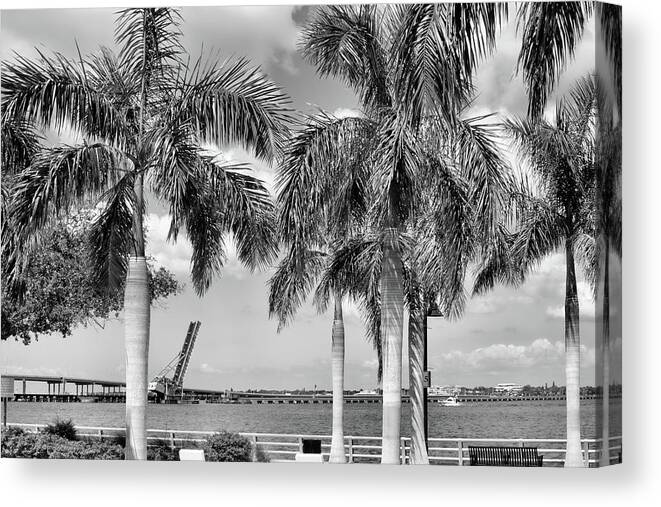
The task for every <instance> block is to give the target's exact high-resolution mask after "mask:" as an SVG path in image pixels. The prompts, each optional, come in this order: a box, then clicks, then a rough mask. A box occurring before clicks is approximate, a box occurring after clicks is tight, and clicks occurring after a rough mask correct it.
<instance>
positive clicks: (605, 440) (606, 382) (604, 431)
mask: <svg viewBox="0 0 661 507" xmlns="http://www.w3.org/2000/svg"><path fill="white" fill-rule="evenodd" d="M604 236H605V237H604V243H605V245H604V259H603V266H604V275H603V276H604V280H603V283H604V286H603V295H602V315H601V319H602V336H601V340H602V343H601V363H602V364H601V366H602V403H601V440H602V441H601V456H600V458H599V466H602V467H603V466H608V465H610V449H609V447H610V442H609V438H610V360H611V354H610V306H609V304H610V303H609V281H608V277H609V276H610V273H609V271H610V268H609V262H608V261H609V258H608V257H609V255H610V253H609V251H608V250H609V247H610V244H609V241H608V237H607V236H606V234H604Z"/></svg>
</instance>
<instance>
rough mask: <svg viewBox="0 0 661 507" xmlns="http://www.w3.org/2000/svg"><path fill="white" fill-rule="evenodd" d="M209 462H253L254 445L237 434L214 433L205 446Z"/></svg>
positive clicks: (205, 453) (226, 432)
mask: <svg viewBox="0 0 661 507" xmlns="http://www.w3.org/2000/svg"><path fill="white" fill-rule="evenodd" d="M203 449H204V456H205V458H206V460H207V461H225V462H227V461H231V462H236V461H252V444H251V443H250V441H249V440H248V439H247V438H245V437H242V436H241V435H239V434H237V433H230V432H228V431H221V432H220V433H214V434H213V435H211V436H210V437H209V438H207V441H206V442H205V444H204V447H203Z"/></svg>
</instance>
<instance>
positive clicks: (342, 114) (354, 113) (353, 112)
mask: <svg viewBox="0 0 661 507" xmlns="http://www.w3.org/2000/svg"><path fill="white" fill-rule="evenodd" d="M333 116H335V118H362V117H363V116H364V114H363V113H362V112H360V111H358V110H357V109H349V108H346V107H338V108H337V109H336V110H335V111H333Z"/></svg>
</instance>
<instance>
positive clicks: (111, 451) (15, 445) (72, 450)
mask: <svg viewBox="0 0 661 507" xmlns="http://www.w3.org/2000/svg"><path fill="white" fill-rule="evenodd" d="M1 454H2V457H3V458H36V459H124V449H123V448H122V447H121V446H119V445H116V444H112V443H109V442H103V441H98V442H97V441H74V440H68V439H66V438H64V437H61V436H58V435H54V434H51V433H27V432H25V431H23V430H21V429H19V428H7V429H5V430H3V432H2V445H1Z"/></svg>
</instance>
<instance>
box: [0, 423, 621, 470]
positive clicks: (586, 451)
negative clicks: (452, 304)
mask: <svg viewBox="0 0 661 507" xmlns="http://www.w3.org/2000/svg"><path fill="white" fill-rule="evenodd" d="M8 426H15V427H20V428H23V429H25V430H28V431H39V430H40V429H42V428H44V427H45V426H46V425H45V424H20V423H8ZM76 430H77V432H78V436H79V437H83V438H88V439H118V438H122V437H124V435H125V429H124V428H107V427H99V426H76ZM214 433H215V432H213V431H192V430H156V429H151V430H147V442H148V445H150V444H151V445H155V444H156V443H157V442H161V443H162V442H165V443H166V444H167V445H169V446H170V447H186V446H189V447H197V446H200V445H202V444H203V443H204V442H205V441H206V439H207V438H208V437H209V436H210V435H213V434H214ZM239 434H240V435H242V436H244V437H246V438H248V439H249V440H250V441H251V442H252V444H253V446H254V448H255V449H256V450H257V451H261V452H263V453H264V454H265V455H266V456H268V458H269V459H270V460H271V461H292V460H293V459H294V456H295V455H296V454H297V453H299V452H302V451H303V440H304V439H317V440H321V452H322V455H323V456H324V457H325V458H327V457H328V456H329V454H330V447H331V436H330V435H305V434H286V433H244V432H241V433H239ZM381 440H382V439H381V437H370V436H357V435H349V436H345V437H344V450H345V456H346V457H347V461H348V462H350V463H378V462H379V461H380V460H381ZM601 441H602V440H601V439H600V438H598V439H595V438H584V439H582V440H581V445H582V449H583V460H584V463H586V465H587V466H592V467H594V466H597V465H598V463H599V458H600V454H601ZM609 444H610V445H609V454H610V456H609V458H610V462H611V463H617V462H618V461H619V460H620V459H621V453H622V437H621V436H615V437H611V438H610V439H609ZM469 445H485V446H486V445H488V446H494V445H495V446H498V445H501V446H520V447H537V452H538V453H539V454H540V455H543V456H544V466H562V465H563V464H564V461H565V453H566V449H565V447H566V440H565V439H560V438H558V439H549V438H430V439H429V450H428V451H429V462H430V463H431V464H433V465H459V466H463V465H468V464H469V462H470V460H469V456H468V446H469ZM410 458H411V439H410V438H409V437H401V439H400V461H401V463H406V464H408V463H410Z"/></svg>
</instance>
